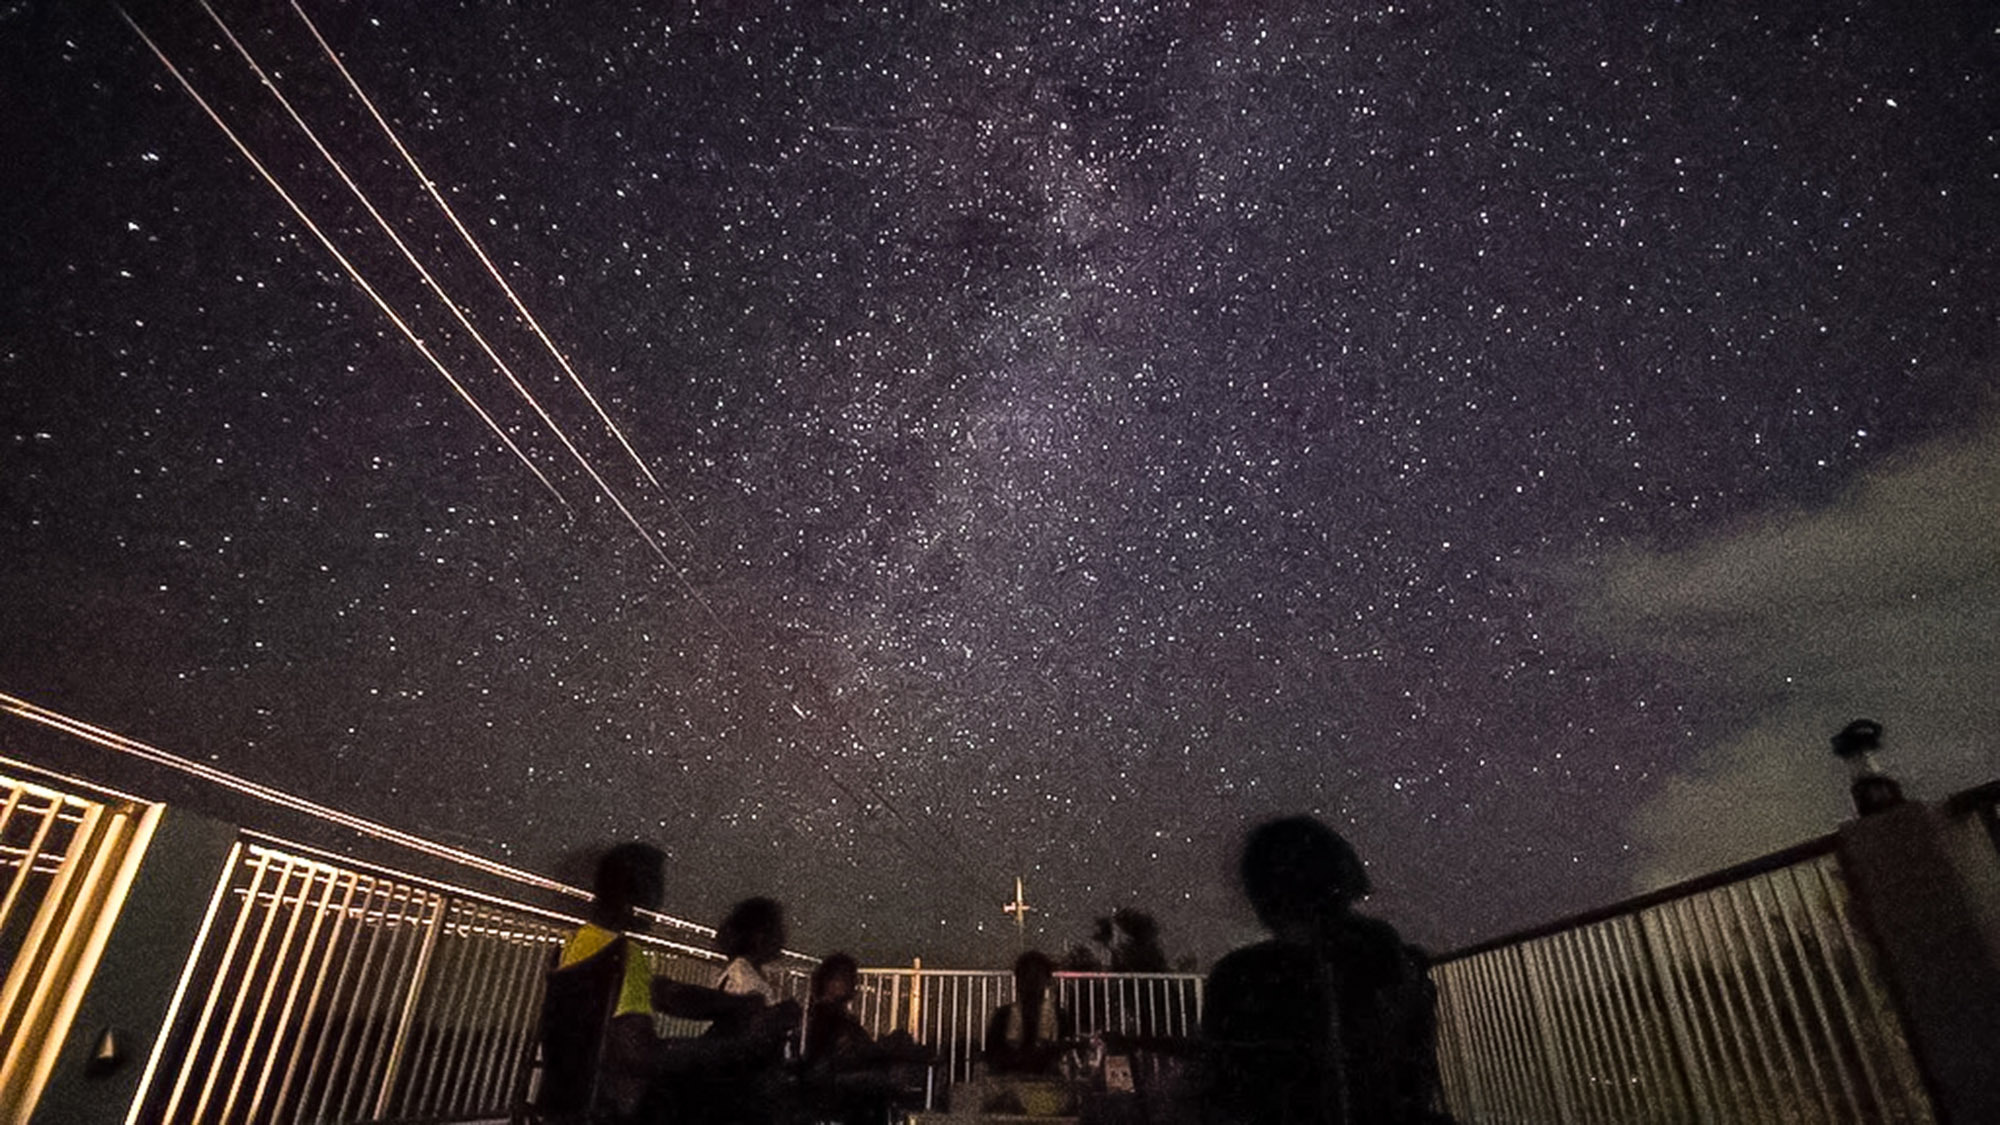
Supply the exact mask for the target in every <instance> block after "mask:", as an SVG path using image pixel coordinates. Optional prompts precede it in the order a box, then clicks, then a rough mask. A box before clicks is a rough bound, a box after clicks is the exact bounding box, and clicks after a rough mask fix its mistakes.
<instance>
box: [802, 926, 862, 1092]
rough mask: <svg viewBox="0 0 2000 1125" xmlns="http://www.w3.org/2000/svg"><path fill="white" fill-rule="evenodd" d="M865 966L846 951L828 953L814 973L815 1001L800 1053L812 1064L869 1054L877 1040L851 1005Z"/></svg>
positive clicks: (810, 1011) (813, 993) (807, 1016)
mask: <svg viewBox="0 0 2000 1125" xmlns="http://www.w3.org/2000/svg"><path fill="white" fill-rule="evenodd" d="M860 981H861V967H860V965H859V964H857V963H856V962H855V960H854V958H852V957H850V956H848V955H847V954H845V953H833V954H828V955H827V958H826V959H825V960H823V961H821V962H820V963H819V967H818V968H816V969H814V970H813V975H812V1004H811V1005H810V1006H809V1007H808V1008H807V1009H806V1031H805V1039H804V1045H803V1047H802V1049H801V1050H800V1055H801V1056H802V1057H803V1058H804V1059H805V1060H806V1062H807V1063H809V1064H814V1065H820V1064H829V1063H835V1062H838V1061H841V1060H844V1059H847V1058H852V1057H854V1056H856V1055H860V1054H865V1053H866V1049H867V1048H869V1047H872V1046H873V1045H874V1042H875V1041H874V1039H873V1037H871V1036H870V1035H869V1034H868V1029H867V1028H865V1027H862V1026H861V1021H860V1020H858V1019H856V1018H854V1013H853V1012H852V1011H849V1010H848V1005H849V1004H851V1003H852V1002H853V1000H854V993H855V990H856V989H857V988H858V987H859V986H860Z"/></svg>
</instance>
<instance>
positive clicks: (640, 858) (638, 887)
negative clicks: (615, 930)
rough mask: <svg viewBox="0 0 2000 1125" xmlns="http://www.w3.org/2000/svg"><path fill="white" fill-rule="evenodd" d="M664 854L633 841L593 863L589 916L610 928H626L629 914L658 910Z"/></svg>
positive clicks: (663, 883)
mask: <svg viewBox="0 0 2000 1125" xmlns="http://www.w3.org/2000/svg"><path fill="white" fill-rule="evenodd" d="M666 862H667V855H666V853H665V852H663V851H661V850H660V849H658V848H656V847H654V846H653V845H651V844H645V843H640V842H639V841H637V840H634V841H631V842H629V843H624V844H619V845H617V846H616V847H614V848H612V849H610V850H609V851H607V852H605V853H604V854H603V855H602V856H601V857H599V858H598V861H597V874H596V877H595V878H594V879H593V880H592V883H591V888H590V889H591V894H592V896H593V898H592V901H591V913H592V914H593V915H595V916H596V918H597V919H598V920H599V921H600V922H606V923H609V924H611V925H613V926H614V927H623V926H626V925H629V924H630V923H631V922H632V920H633V917H634V915H633V912H634V911H637V910H658V909H659V908H660V904H661V903H662V902H664V901H665V900H666V897H667V876H666Z"/></svg>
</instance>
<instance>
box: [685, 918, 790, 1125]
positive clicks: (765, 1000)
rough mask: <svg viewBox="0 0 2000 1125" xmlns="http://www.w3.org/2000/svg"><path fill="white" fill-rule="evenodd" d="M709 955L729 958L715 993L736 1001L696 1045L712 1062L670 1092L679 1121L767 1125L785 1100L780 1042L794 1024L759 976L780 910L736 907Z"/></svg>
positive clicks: (776, 940)
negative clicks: (714, 951) (673, 1094)
mask: <svg viewBox="0 0 2000 1125" xmlns="http://www.w3.org/2000/svg"><path fill="white" fill-rule="evenodd" d="M715 945H716V949H717V950H718V951H719V952H721V953H722V954H723V956H725V957H727V958H729V961H728V963H727V964H726V965H724V966H723V968H722V971H721V972H720V973H719V974H717V976H716V982H715V991H716V992H717V993H719V994H721V995H723V996H726V997H728V998H730V999H732V1000H734V1001H736V1002H737V1004H738V1006H737V1007H736V1008H734V1009H733V1010H726V1011H722V1012H720V1013H719V1014H718V1015H717V1016H716V1017H715V1018H714V1020H713V1022H712V1023H710V1024H709V1027H708V1030H707V1031H705V1032H703V1033H702V1036H701V1040H700V1042H701V1043H702V1044H703V1045H704V1047H705V1048H706V1049H708V1050H709V1051H711V1052H714V1053H715V1054H716V1056H717V1057H715V1058H714V1059H712V1060H711V1063H710V1065H708V1066H707V1067H706V1068H705V1069H704V1070H703V1072H702V1073H700V1074H696V1075H690V1076H688V1078H687V1080H686V1081H684V1082H681V1083H680V1084H679V1087H678V1094H679V1097H678V1104H677V1105H676V1111H677V1112H678V1113H679V1114H680V1115H681V1119H683V1120H689V1121H702V1122H706V1123H713V1125H721V1123H723V1122H758V1123H761V1122H768V1121H770V1120H772V1119H773V1118H775V1117H777V1116H779V1115H780V1114H781V1112H782V1111H783V1109H784V1105H783V1102H784V1099H785V1098H786V1097H787V1096H788V1092H787V1089H786V1083H785V1081H784V1076H783V1073H782V1068H783V1063H784V1059H785V1044H786V1042H787V1040H788V1039H789V1038H790V1036H791V1034H792V1033H793V1032H795V1031H796V1030H797V1029H798V1026H799V1004H798V1001H796V1000H789V999H786V998H785V996H784V994H783V993H782V992H780V991H779V989H778V986H777V984H776V982H774V981H773V980H772V979H771V978H770V976H769V975H767V973H766V971H765V967H766V966H768V965H769V964H771V963H772V962H773V961H776V960H777V959H778V958H779V956H780V955H782V954H783V952H784V948H785V912H784V907H782V906H780V905H779V904H778V903H777V902H776V901H774V900H772V899H768V898H749V899H744V900H743V901H742V902H739V903H737V904H736V905H735V906H734V907H732V908H731V909H730V911H729V915H728V917H726V918H724V919H723V920H722V924H721V925H720V926H717V927H716V930H715Z"/></svg>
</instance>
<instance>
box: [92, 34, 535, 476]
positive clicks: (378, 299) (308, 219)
mask: <svg viewBox="0 0 2000 1125" xmlns="http://www.w3.org/2000/svg"><path fill="white" fill-rule="evenodd" d="M118 14H119V16H120V17H122V18H123V19H124V20H125V23H126V25H127V26H129V27H131V29H132V30H133V32H134V33H136V34H137V35H138V36H139V38H140V39H141V40H143V41H144V42H145V44H146V48H147V49H148V50H150V51H152V52H153V57H154V58H157V59H159V60H160V65H161V66H164V67H166V68H167V73H168V74H171V75H173V76H174V81H176V82H178V83H180V87H181V89H182V91H184V92H185V93H186V94H187V96H188V97H189V98H191V99H193V100H194V104H196V105H198V106H200V107H201V111H202V112H203V113H205V114H207V115H208V119H209V120H210V121H213V122H215V127H216V128H218V129H220V130H222V135H223V136H225V137H227V138H229V143H230V144H232V145H235V146H236V151H237V152H239V153H241V154H242V155H243V159H244V160H246V161H248V162H249V164H250V167H251V168H253V169H255V170H256V172H257V174H258V175H259V176H261V177H263V180H264V182H265V183H266V184H269V185H270V187H271V190H272V191H274V192H277V193H278V198H280V199H282V200H284V201H285V206H287V207H290V208H291V209H292V214H294V215H296V216H298V220H299V222H301V223H303V224H304V225H305V228H306V229H307V230H309V231H311V232H312V235H313V237H314V238H317V239H319V244H320V245H321V246H324V247H326V252H327V253H328V254H331V255H333V260H334V261H336V262H339V263H340V268H341V269H343V270H346V271H347V276H348V277H349V278H351V279H352V280H353V281H354V284H355V285H357V286H359V287H360V289H361V291H362V292H363V293H366V294H367V295H368V299H369V300H371V301H374V302H375V306H376V307H377V308H379V309H381V310H382V315H383V316H386V317H388V318H389V320H390V322H391V323H393V324H394V325H395V326H396V327H397V329H399V330H400V331H401V332H402V333H403V336H404V338H405V339H407V340H409V341H410V343H411V345H412V346H414V347H415V348H416V349H417V352H418V354H420V355H422V356H423V357H424V358H425V359H426V360H429V361H430V365H431V366H432V367H434V368H436V369H437V373H438V374H439V375H442V376H444V380H445V382H447V383H449V384H451V389H452V390H454V391H456V392H458V397H459V398H461V399H463V400H465V404H466V405H467V406H470V407H471V408H472V411H473V413H475V414H477V415H479V420H480V421H482V422H484V423H486V428H487V429H489V430H492V431H493V436H495V437H497V438H499V439H500V441H501V443H502V444H504V445H505V446H506V447H507V450H508V452H510V453H512V454H513V455H514V456H515V457H517V458H519V459H520V461H521V464H523V465H526V466H527V467H528V471H529V472H531V473H533V474H535V479H536V480H538V481H540V482H542V487H543V488H546V489H548V490H549V494H550V495H552V496H554V497H555V498H556V499H557V500H558V501H560V502H561V503H562V506H563V507H564V508H568V507H569V506H570V503H569V499H568V498H567V497H565V496H564V495H563V494H562V492H561V491H560V490H559V489H557V488H556V486H555V484H554V483H553V482H551V481H550V480H549V478H548V477H547V476H546V475H544V474H543V472H542V470H541V469H539V468H537V467H536V465H535V463H534V462H533V461H530V460H528V455H527V454H526V453H523V452H521V447H520V446H518V445H515V444H514V439H513V438H510V437H508V436H507V432H506V431H505V430H502V429H501V428H500V423H499V422H496V421H494V419H493V416H492V415H491V414H488V413H487V412H486V408H485V407H483V406H481V405H479V400H478V399H475V398H473V397H472V392H471V391H468V390H466V389H465V385H464V384H462V383H460V382H459V381H458V378H457V377H456V376H454V375H453V374H452V373H451V369H450V368H447V367H446V366H445V365H444V361H442V360H440V359H439V358H438V357H437V355H436V354H435V353H434V352H432V351H431V349H430V345H428V344H426V343H424V341H423V338H422V337H420V336H418V335H417V333H416V331H415V330H414V329H412V328H411V327H410V325H409V322H408V321H406V320H404V319H403V318H402V316H401V315H400V314H398V313H397V312H396V310H395V309H393V308H391V307H390V306H389V302H388V301H386V300H383V298H382V294H381V293H379V292H377V291H376V289H375V287H374V286H373V285H371V284H369V282H368V279H367V278H365V277H363V276H361V271H360V270H359V269H358V268H356V267H355V265H354V263H353V262H351V261H349V260H348V258H347V255H345V254H343V253H341V252H340V248H339V247H338V246H335V245H334V244H333V240H332V239H331V238H329V237H327V235H326V232H325V231H323V230H321V229H320V227H319V224H318V223H316V222H314V221H313V219H312V216H310V215H308V214H306V212H305V208H303V207H301V206H299V202H298V200H296V199H294V198H292V193H291V192H289V191H286V190H285V185H283V184H281V183H279V182H278V179H277V177H276V176H273V175H272V174H271V171H270V169H268V168H266V167H264V162H263V161H261V160H259V159H257V154H256V153H253V152H251V151H250V146H249V145H246V144H244V143H243V139H242V138H241V137H239V136H237V135H236V130H234V129H231V128H230V127H229V123H228V122H226V121H224V120H223V119H222V115H221V114H219V113H217V112H216V111H215V107H213V106H211V105H209V104H208V99H206V98H204V97H202V96H201V92H200V91H198V90H196V89H195V88H194V85H193V83H190V82H189V81H188V80H187V76H186V75H184V74H182V73H181V69H180V68H179V67H177V66H175V65H174V62H173V60H172V59H170V58H168V57H167V53H166V52H165V51H162V50H161V49H160V45H159V44H158V43H155V42H153V37H152V36H150V35H148V34H146V29H145V28H142V27H140V26H139V23H138V21H137V20H134V19H133V18H132V13H130V12H127V11H126V10H125V8H124V7H123V6H122V5H119V6H118Z"/></svg>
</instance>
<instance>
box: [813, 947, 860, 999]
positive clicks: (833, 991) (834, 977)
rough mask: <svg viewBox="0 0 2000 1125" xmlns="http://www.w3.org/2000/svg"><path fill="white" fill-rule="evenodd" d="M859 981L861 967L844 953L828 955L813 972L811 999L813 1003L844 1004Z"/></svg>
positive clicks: (852, 993)
mask: <svg viewBox="0 0 2000 1125" xmlns="http://www.w3.org/2000/svg"><path fill="white" fill-rule="evenodd" d="M860 981H861V966H860V964H859V963H857V962H856V961H855V960H854V958H852V957H849V956H848V955H847V954H845V953H833V954H829V955H828V956H827V958H826V960H824V961H821V962H820V963H819V967H818V968H816V969H814V970H813V979H812V998H813V1000H814V1001H815V1002H818V1001H831V1002H834V1003H845V1002H846V1001H847V1000H848V999H849V998H850V997H852V996H853V995H854V990H855V987H856V986H857V985H858V984H859V983H860Z"/></svg>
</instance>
